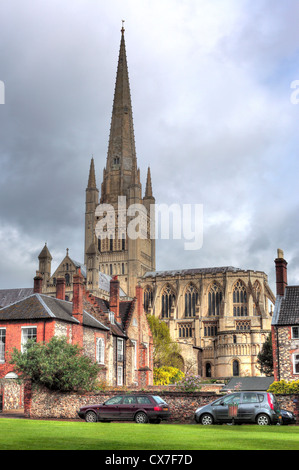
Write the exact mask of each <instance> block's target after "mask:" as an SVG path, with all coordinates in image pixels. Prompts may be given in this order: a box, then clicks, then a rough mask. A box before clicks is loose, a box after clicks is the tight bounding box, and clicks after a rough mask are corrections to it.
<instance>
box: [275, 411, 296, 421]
mask: <svg viewBox="0 0 299 470" xmlns="http://www.w3.org/2000/svg"><path fill="white" fill-rule="evenodd" d="M279 418H280V420H279V423H280V424H296V416H295V415H294V413H293V412H292V411H288V410H280V413H279Z"/></svg>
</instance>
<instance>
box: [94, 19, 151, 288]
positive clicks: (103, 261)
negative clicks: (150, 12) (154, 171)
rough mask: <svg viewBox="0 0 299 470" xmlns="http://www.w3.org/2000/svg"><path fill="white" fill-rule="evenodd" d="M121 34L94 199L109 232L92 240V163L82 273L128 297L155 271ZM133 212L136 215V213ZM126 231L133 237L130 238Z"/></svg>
mask: <svg viewBox="0 0 299 470" xmlns="http://www.w3.org/2000/svg"><path fill="white" fill-rule="evenodd" d="M124 32H125V30H124V28H122V30H121V43H120V51H119V57H118V67H117V75H116V83H115V91H114V101H113V108H112V118H111V126H110V137H109V144H108V153H107V160H106V166H105V168H104V171H103V181H102V185H101V196H100V207H103V205H104V204H106V205H109V206H110V207H111V213H109V214H107V213H106V212H105V214H102V215H103V217H105V216H106V215H107V218H109V217H113V218H114V222H115V224H114V228H113V230H112V231H111V230H110V231H109V230H107V233H102V234H101V235H99V232H98V231H97V234H96V231H95V229H96V225H97V223H98V222H99V221H101V219H103V217H101V216H100V217H99V216H98V215H97V214H95V210H96V207H97V205H98V203H97V200H98V190H97V187H96V180H95V170H94V162H93V160H92V162H91V166H90V173H89V181H88V187H87V189H86V216H85V264H86V266H87V270H88V271H89V270H91V269H93V270H94V266H95V265H97V266H98V269H99V271H102V272H104V273H106V274H109V275H112V276H115V275H117V276H118V278H119V281H120V286H121V288H122V289H123V290H124V291H125V292H126V293H127V295H129V296H131V297H133V296H135V287H136V284H137V278H138V277H139V276H142V275H143V274H144V273H145V272H147V271H153V270H155V240H154V239H151V237H150V230H151V229H152V230H153V224H154V204H155V199H154V197H153V193H152V184H151V175H150V170H149V171H148V175H147V183H146V190H145V195H144V197H142V186H141V182H140V170H139V168H138V166H137V157H136V148H135V136H134V126H133V112H132V102H131V92H130V84H129V74H128V65H127V57H126V46H125V37H124ZM134 205H137V206H134ZM138 205H139V206H138ZM151 206H152V208H151ZM106 207H107V206H106ZM138 207H139V208H140V209H141V211H140V212H139V211H136V209H137V208H138ZM129 208H130V209H129ZM98 209H99V207H98ZM128 209H129V213H128ZM97 212H98V211H97ZM98 213H99V212H98ZM138 221H140V223H139V224H138V223H137V222H138ZM132 231H133V236H130V235H132ZM92 267H93V268H92ZM93 289H96V286H93Z"/></svg>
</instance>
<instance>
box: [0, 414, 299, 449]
mask: <svg viewBox="0 0 299 470" xmlns="http://www.w3.org/2000/svg"><path fill="white" fill-rule="evenodd" d="M0 436H1V437H0V450H106V451H107V450H114V451H116V450H298V449H299V427H298V426H256V425H246V426H245V425H242V426H226V425H222V426H200V425H193V424H190V425H188V424H185V425H180V424H159V425H154V424H136V423H85V422H83V421H82V422H77V421H76V422H69V421H43V420H41V421H39V420H26V419H8V418H1V419H0Z"/></svg>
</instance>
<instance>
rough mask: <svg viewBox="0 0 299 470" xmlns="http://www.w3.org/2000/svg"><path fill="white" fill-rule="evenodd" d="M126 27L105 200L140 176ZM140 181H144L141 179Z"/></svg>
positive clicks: (116, 89) (105, 176)
mask: <svg viewBox="0 0 299 470" xmlns="http://www.w3.org/2000/svg"><path fill="white" fill-rule="evenodd" d="M124 32H125V29H124V27H123V28H122V30H121V43H120V51H119V57H118V66H117V74H116V82H115V90H114V101H113V108H112V118H111V126H110V137H109V145H108V154H107V162H106V168H105V170H104V179H103V185H102V194H101V202H102V203H104V202H107V201H108V200H109V201H110V202H113V200H114V199H115V201H116V200H117V197H118V196H119V195H124V196H126V195H128V190H129V187H130V185H131V184H132V183H133V184H134V183H135V184H136V183H137V182H136V176H137V179H138V174H139V171H138V170H137V159H136V148H135V136H134V125H133V112H132V102H131V92H130V83H129V73H128V64H127V56H126V46H125V35H124ZM138 183H140V181H139V182H138Z"/></svg>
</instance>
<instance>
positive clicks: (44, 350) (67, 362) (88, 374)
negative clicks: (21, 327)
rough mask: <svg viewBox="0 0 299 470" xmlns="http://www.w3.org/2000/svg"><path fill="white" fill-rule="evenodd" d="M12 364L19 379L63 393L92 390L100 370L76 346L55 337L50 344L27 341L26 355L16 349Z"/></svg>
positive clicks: (13, 353) (64, 339)
mask: <svg viewBox="0 0 299 470" xmlns="http://www.w3.org/2000/svg"><path fill="white" fill-rule="evenodd" d="M10 363H11V364H14V370H15V372H16V373H17V374H18V375H19V379H20V380H24V379H29V380H31V382H32V384H33V385H43V386H45V387H47V388H48V389H49V390H60V391H63V392H69V391H79V390H80V391H87V390H92V389H93V388H94V387H95V383H96V379H97V376H98V373H99V371H100V368H99V366H98V364H96V363H95V362H93V361H92V360H91V359H90V358H89V357H87V356H85V355H83V354H82V349H81V348H80V347H79V346H78V345H77V344H69V343H68V342H67V340H66V338H57V337H55V336H54V337H53V338H52V339H51V340H50V341H49V342H48V343H43V342H39V343H36V342H35V341H32V340H31V341H28V343H27V344H26V346H25V351H24V352H23V353H22V352H21V351H19V350H18V349H16V348H14V349H13V352H12V354H11V360H10Z"/></svg>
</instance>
